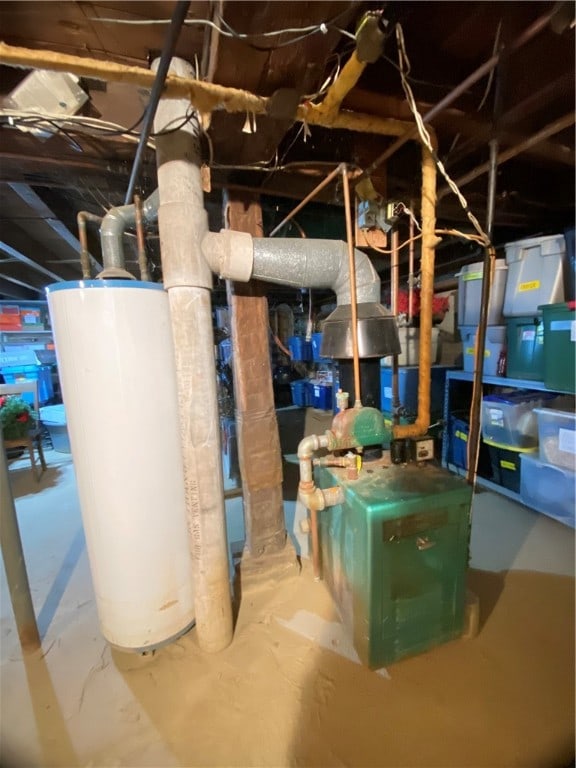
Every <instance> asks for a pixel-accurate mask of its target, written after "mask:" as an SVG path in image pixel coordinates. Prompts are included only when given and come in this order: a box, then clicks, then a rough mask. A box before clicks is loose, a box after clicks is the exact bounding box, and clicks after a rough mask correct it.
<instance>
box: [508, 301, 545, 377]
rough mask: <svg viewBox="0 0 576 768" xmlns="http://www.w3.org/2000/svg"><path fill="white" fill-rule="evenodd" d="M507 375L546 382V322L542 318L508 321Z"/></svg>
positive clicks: (521, 318)
mask: <svg viewBox="0 0 576 768" xmlns="http://www.w3.org/2000/svg"><path fill="white" fill-rule="evenodd" d="M506 345H507V350H508V351H507V360H506V375H507V376H508V377H509V378H511V379H528V380H530V381H544V321H543V320H542V318H541V317H540V316H535V317H509V318H508V319H507V320H506Z"/></svg>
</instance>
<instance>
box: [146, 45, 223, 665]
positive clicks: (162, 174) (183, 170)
mask: <svg viewBox="0 0 576 768" xmlns="http://www.w3.org/2000/svg"><path fill="white" fill-rule="evenodd" d="M155 64H157V62H155ZM153 68H154V65H153ZM170 71H171V73H172V74H174V75H177V76H179V77H193V75H194V73H193V68H192V67H191V66H190V64H188V63H187V62H185V61H182V60H181V59H172V63H171V66H170ZM188 108H189V101H188V100H187V99H178V100H177V99H161V100H160V104H159V105H158V109H157V112H156V119H155V121H154V129H155V131H156V132H159V131H162V130H163V129H164V128H166V126H167V125H168V124H169V123H171V122H172V121H174V120H175V119H178V118H180V117H181V116H182V115H184V114H186V112H187V110H188ZM156 158H157V164H158V190H159V194H160V207H159V211H158V222H159V228H160V250H161V257H162V270H163V275H164V286H165V288H166V289H167V291H168V300H169V304H170V314H171V319H172V334H173V338H174V352H175V358H176V376H177V385H178V403H179V413H180V431H181V440H182V452H183V459H184V482H185V493H186V511H187V517H188V531H189V537H190V549H191V553H192V574H193V579H194V592H195V607H196V609H195V613H196V629H197V638H198V644H199V645H200V647H201V648H202V649H203V650H205V651H209V652H216V651H219V650H222V649H223V648H225V647H226V646H227V645H228V644H229V643H230V642H231V640H232V631H233V630H232V603H231V594H230V581H229V572H228V547H227V542H226V520H225V508H224V483H223V479H222V462H221V448H220V429H219V423H220V420H219V416H218V401H217V393H216V369H215V364H214V352H213V350H214V335H213V331H212V308H211V301H210V290H211V288H212V273H211V272H210V268H209V266H208V263H207V261H206V260H205V258H204V255H203V253H202V245H201V244H202V242H203V240H204V238H205V236H206V233H207V230H208V217H207V214H206V211H205V209H204V199H203V194H202V181H201V177H200V126H199V122H198V117H197V114H196V113H194V114H193V115H192V117H191V118H190V120H189V121H188V123H187V124H186V125H183V126H182V127H181V128H180V130H178V131H176V132H175V133H170V134H169V135H165V136H158V137H157V139H156Z"/></svg>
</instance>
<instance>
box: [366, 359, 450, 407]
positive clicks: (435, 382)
mask: <svg viewBox="0 0 576 768" xmlns="http://www.w3.org/2000/svg"><path fill="white" fill-rule="evenodd" d="M418 370H419V368H418V366H415V365H414V366H412V365H410V366H402V367H400V368H399V369H398V394H399V397H400V403H401V404H402V406H403V407H404V408H405V410H406V415H407V416H410V415H413V416H415V415H416V413H417V412H418ZM447 370H448V369H447V368H446V366H443V365H433V366H432V371H431V381H430V411H431V413H432V414H433V415H434V416H435V417H436V416H440V415H441V413H442V409H443V403H444V382H445V380H446V371H447ZM380 384H381V396H380V402H381V410H382V411H389V412H392V410H393V409H392V368H389V367H388V366H382V367H381V368H380Z"/></svg>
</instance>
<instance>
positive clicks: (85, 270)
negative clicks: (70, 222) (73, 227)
mask: <svg viewBox="0 0 576 768" xmlns="http://www.w3.org/2000/svg"><path fill="white" fill-rule="evenodd" d="M87 221H92V222H95V223H97V224H100V223H101V222H102V216H96V215H95V214H94V213H88V211H79V212H78V215H77V216H76V222H77V224H78V240H79V241H80V264H81V266H82V279H83V280H90V277H91V272H90V251H89V250H88V234H87V232H86V222H87Z"/></svg>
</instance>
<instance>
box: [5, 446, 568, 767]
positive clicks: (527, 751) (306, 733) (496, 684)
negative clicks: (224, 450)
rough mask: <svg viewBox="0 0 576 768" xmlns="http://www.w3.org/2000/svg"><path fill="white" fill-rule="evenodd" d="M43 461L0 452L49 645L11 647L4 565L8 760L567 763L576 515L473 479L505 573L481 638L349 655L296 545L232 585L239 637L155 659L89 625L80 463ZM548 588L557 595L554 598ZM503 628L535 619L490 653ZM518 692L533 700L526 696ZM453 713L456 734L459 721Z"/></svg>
mask: <svg viewBox="0 0 576 768" xmlns="http://www.w3.org/2000/svg"><path fill="white" fill-rule="evenodd" d="M47 461H48V464H49V470H48V472H47V473H46V474H45V475H44V477H43V479H42V481H41V483H40V484H39V485H37V484H36V483H35V481H34V480H33V479H32V477H31V473H30V471H29V469H27V466H28V465H27V462H26V461H19V462H15V463H14V462H13V463H12V464H11V467H10V479H11V483H12V487H13V493H14V497H15V500H16V505H17V512H18V518H19V522H20V527H21V534H22V539H23V544H24V548H25V555H26V561H27V564H28V572H29V578H30V583H31V588H32V593H33V599H34V603H35V607H36V611H37V616H38V624H39V628H40V633H41V636H42V652H41V653H36V654H34V655H32V656H29V657H24V658H23V656H22V652H21V650H20V646H19V643H18V637H17V634H16V630H15V624H14V619H13V615H12V610H11V605H10V601H9V595H8V591H7V587H6V581H5V575H4V571H3V569H2V582H1V593H0V594H1V622H0V637H1V641H2V642H1V654H0V660H1V667H0V669H1V690H0V694H1V699H0V702H1V706H2V709H1V725H0V738H1V753H0V764H1V766H2V768H12V767H13V766H61V767H63V766H90V767H92V766H93V767H96V766H156V767H159V766H185V765H190V766H192V765H219V766H232V765H238V766H248V765H250V766H252V765H271V766H283V765H339V766H343V765H357V766H360V765H368V764H371V765H390V766H395V767H396V768H398V767H399V766H404V765H421V766H424V765H425V766H432V765H437V766H447V765H455V766H456V765H459V766H465V765H469V766H475V767H478V766H487V767H488V766H490V767H491V766H495V765H518V766H527V765H547V766H552V765H559V766H564V765H568V764H569V761H570V759H571V757H572V755H573V752H572V755H571V754H570V752H571V750H572V749H573V747H571V746H570V745H573V738H574V734H573V718H574V710H573V703H574V689H573V664H572V662H573V645H572V641H573V629H574V624H573V621H574V619H573V607H574V602H573V576H574V531H572V530H571V529H569V528H567V527H564V526H562V525H561V524H559V523H557V522H555V521H553V520H551V519H548V518H546V517H544V516H542V515H538V514H537V513H535V512H532V511H530V510H528V509H526V508H524V507H522V506H520V505H517V504H514V503H513V502H510V501H508V500H507V499H505V498H503V497H500V496H497V495H495V494H493V493H490V492H482V493H479V494H478V495H476V497H475V499H474V507H473V526H472V541H471V552H472V561H471V566H472V568H474V569H479V572H484V578H485V579H486V578H488V580H489V579H490V578H492V577H490V574H488V575H486V572H491V573H492V574H493V577H494V580H495V579H496V577H497V575H498V579H500V581H499V587H498V590H496V592H495V593H494V595H495V596H493V597H491V598H490V600H489V602H491V605H490V607H489V611H486V613H489V614H490V615H489V616H487V617H486V618H485V619H484V620H483V623H482V631H481V633H480V636H479V638H478V639H477V640H473V641H469V643H463V642H462V641H457V642H454V643H450V644H448V645H447V646H443V647H442V648H439V649H436V650H434V651H433V652H431V653H430V654H426V655H425V656H422V657H418V658H417V659H415V660H407V661H405V662H400V663H399V664H397V665H393V666H392V667H391V668H389V669H388V670H387V671H386V672H385V673H384V674H380V675H379V676H377V675H375V674H374V673H371V672H369V671H368V670H366V669H364V668H362V667H361V666H359V665H358V664H355V663H352V662H351V661H350V660H349V659H350V654H349V653H348V652H347V651H346V649H345V647H344V646H345V642H344V641H343V640H342V639H340V640H339V639H338V638H337V635H338V632H339V624H338V618H337V616H336V614H335V612H334V608H333V605H332V602H331V600H330V598H329V596H328V595H327V592H326V589H325V587H324V585H323V584H322V583H320V584H315V583H314V582H313V579H312V575H311V572H310V568H309V565H308V563H307V561H306V560H304V561H303V562H304V567H303V569H302V572H301V573H299V572H298V570H297V568H293V569H292V571H291V572H289V573H287V574H286V575H285V577H283V578H282V579H281V582H282V583H281V584H280V585H279V586H275V585H274V584H264V585H261V587H260V588H257V589H255V590H254V592H249V591H247V592H246V594H243V599H242V605H241V608H240V614H239V617H238V622H237V626H236V632H235V639H234V642H233V644H232V646H231V647H230V649H228V650H227V651H225V652H223V653H222V654H219V655H217V656H210V657H207V656H204V655H202V654H201V653H200V651H199V650H198V647H197V645H196V644H195V640H194V630H192V631H191V632H190V633H189V634H188V635H187V636H186V637H185V638H182V639H181V640H180V641H178V642H177V643H175V644H173V645H172V646H170V647H168V648H166V649H164V650H163V651H160V652H158V654H156V657H155V658H154V659H152V660H151V661H148V662H142V661H141V660H139V659H138V658H137V657H127V658H123V659H118V658H117V657H116V655H115V654H112V653H111V651H110V648H109V647H108V645H107V644H106V642H105V641H104V640H103V638H102V636H101V634H100V631H99V627H98V618H97V614H96V609H95V603H94V596H93V592H92V585H91V579H90V572H89V568H88V561H87V556H86V547H85V542H84V536H83V531H82V525H81V519H80V511H79V505H78V500H77V495H76V487H75V479H74V469H73V465H72V463H71V460H70V458H69V457H68V456H66V455H65V454H61V453H56V452H53V451H49V452H48V453H47ZM286 512H287V528H288V530H289V531H291V532H294V533H295V534H297V536H295V538H294V542H295V544H296V546H297V547H299V548H301V551H302V554H303V555H306V541H305V540H304V539H303V537H301V536H300V534H299V533H298V517H299V516H300V515H301V514H302V512H301V510H299V509H298V507H297V504H296V503H295V502H294V501H293V500H292V501H290V500H289V501H287V502H286ZM228 535H229V540H230V541H231V542H237V543H238V542H240V540H241V538H242V536H243V523H242V518H241V502H240V500H234V501H232V502H229V503H228ZM516 571H530V572H532V574H518V578H521V577H522V578H523V577H524V576H526V578H527V579H533V580H532V581H530V580H528V581H526V582H523V584H524V585H525V589H524V587H522V585H521V584H520V582H519V581H518V580H515V579H516V575H515V573H514V572H516ZM534 574H538V575H537V576H534ZM558 576H565V577H572V578H571V579H564V580H562V579H558ZM534 579H536V580H535V581H534ZM483 583H486V581H484V582H483ZM522 589H524V591H522ZM482 594H483V593H482V590H480V597H481V610H483V609H484V606H483V604H482ZM486 594H488V592H487V593H486ZM531 595H533V598H534V600H535V601H538V602H535V603H534V605H532V604H531V603H530V602H529V599H530V596H531ZM548 596H550V601H551V603H552V602H554V600H556V599H557V601H558V603H557V604H558V608H557V610H556V608H555V607H554V605H556V604H554V605H552V604H550V605H549V604H548ZM524 599H526V600H528V602H526V603H524V602H522V601H523V600H524ZM487 601H488V598H487ZM516 609H517V613H515V611H516ZM540 611H542V616H543V617H545V618H540V617H539V615H537V614H539V613H540ZM508 620H509V621H510V625H509V626H508V625H507V624H506V621H508ZM530 622H534V623H533V624H531V623H530ZM312 625H314V626H312ZM286 627H288V628H286ZM306 627H308V630H307V629H306ZM310 627H312V629H310ZM314 627H315V628H314ZM291 630H292V631H291ZM498 632H502V635H501V636H500V637H501V638H504V637H510V638H511V640H510V642H511V643H518V644H519V646H521V645H523V644H524V642H525V640H526V638H527V636H529V637H528V640H530V641H533V642H534V643H535V646H534V647H532V646H530V648H526V649H520V647H519V649H518V653H516V650H515V648H514V647H512V648H511V649H510V651H509V653H508V651H506V653H508V655H506V656H504V655H502V657H500V656H499V655H498V654H500V653H502V654H504V653H505V651H504V649H503V646H504V645H505V644H506V643H505V641H504V640H502V639H498V637H499V636H498V634H497V633H498ZM330 633H332V634H330ZM334 633H336V635H334ZM492 635H494V637H493V638H492V639H491V637H492ZM570 635H572V637H570ZM338 637H340V636H338ZM335 638H336V639H335ZM558 639H560V640H561V642H560V643H559V645H558V647H556V641H557V640H558ZM326 648H331V650H326ZM539 648H540V650H538V649H539ZM334 650H335V651H336V653H334V652H333V651H334ZM524 650H526V654H527V655H523V653H524ZM346 656H347V657H348V658H342V657H346ZM444 664H445V665H448V667H444V666H442V665H444ZM450 665H452V666H450ZM547 665H548V666H547ZM485 667H486V668H485ZM556 667H559V668H558V669H557V668H556ZM446 668H447V669H448V670H449V671H448V672H447V673H446ZM446 674H447V675H448V678H446V677H445V675H446ZM435 675H437V676H438V677H435ZM476 675H477V676H478V680H476V679H475V676H476ZM382 678H385V679H382ZM311 680H313V681H314V682H313V684H312V683H307V682H306V681H311ZM459 680H460V681H463V680H467V682H466V685H470V686H474V685H478V686H479V688H478V691H479V692H478V694H477V695H476V696H474V695H472V694H471V693H470V691H468V690H466V689H465V687H464V682H462V686H463V690H462V691H456V690H452V689H453V688H456V687H458V681H459ZM523 685H526V686H527V688H526V691H524V689H523V687H522V686H523ZM445 688H446V689H450V691H448V690H446V691H445V690H444V689H445ZM344 691H346V695H345V696H344V695H343V692H344ZM309 692H310V693H309ZM460 696H461V697H462V698H459V697H460ZM394 697H397V698H394ZM402 697H404V698H402ZM429 697H432V698H431V699H429ZM451 697H454V698H453V700H452V698H451ZM507 697H508V698H509V702H508V703H507V701H506V700H507ZM527 699H529V700H530V706H531V707H532V709H529V710H528V711H527V713H526V714H523V713H522V712H521V711H520V710H521V709H522V706H523V702H524V700H527ZM392 703H393V708H392V710H391V711H390V712H388V711H387V709H386V707H387V706H391V707H392ZM508 704H509V705H508ZM412 705H414V707H415V709H414V713H418V714H417V715H415V716H414V717H412V718H407V715H405V714H402V713H403V712H404V711H405V710H406V709H407V708H408V709H411V708H412ZM418 706H422V707H423V709H422V710H419V709H418ZM500 706H502V707H503V709H502V710H500V709H499V707H500ZM468 707H472V708H474V707H477V708H478V709H477V710H475V709H471V710H470V716H469V718H468V720H466V719H463V720H462V721H461V722H458V717H460V715H459V714H458V712H459V710H460V711H463V710H466V709H467V708H468ZM555 707H558V713H557V712H556V710H555ZM379 712H385V713H386V720H385V721H384V722H386V723H395V725H394V727H393V729H392V732H390V733H388V735H386V726H385V724H384V722H383V723H382V724H378V723H376V724H375V725H374V726H372V725H371V724H370V723H371V722H372V721H376V720H377V714H376V713H379ZM451 713H452V714H451ZM508 716H509V717H511V718H512V719H511V720H510V722H504V721H505V720H506V717H508ZM339 717H341V720H338V719H337V718H339ZM355 717H356V718H357V719H356V720H355ZM398 718H407V719H406V722H404V720H398V721H397V719H398ZM454 718H456V719H454ZM351 722H355V723H356V725H355V726H354V729H353V731H350V732H348V731H349V730H350V723H351ZM343 724H347V725H343ZM536 724H541V725H542V729H543V731H542V735H537V734H536V731H537V730H538V727H537V726H536ZM347 728H348V731H347V730H346V729H347ZM370 728H371V729H372V730H367V729H370ZM500 729H501V731H502V733H501V734H500ZM460 731H461V732H462V734H463V735H462V738H461V741H459V740H458V737H456V739H454V734H455V733H456V732H460ZM499 739H500V741H501V745H500V744H499Z"/></svg>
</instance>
